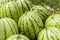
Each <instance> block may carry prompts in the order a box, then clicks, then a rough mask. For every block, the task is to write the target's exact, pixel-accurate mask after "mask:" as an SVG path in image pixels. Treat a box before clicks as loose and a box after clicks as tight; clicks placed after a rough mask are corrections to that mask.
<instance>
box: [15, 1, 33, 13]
mask: <svg viewBox="0 0 60 40" xmlns="http://www.w3.org/2000/svg"><path fill="white" fill-rule="evenodd" d="M16 2H17V3H18V4H19V6H20V8H21V9H22V10H23V12H24V13H25V11H30V8H31V7H32V6H31V3H30V1H29V0H17V1H16Z"/></svg>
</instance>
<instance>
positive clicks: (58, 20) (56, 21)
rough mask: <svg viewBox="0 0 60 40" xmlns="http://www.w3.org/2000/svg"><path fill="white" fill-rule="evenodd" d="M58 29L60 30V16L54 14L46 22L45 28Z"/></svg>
mask: <svg viewBox="0 0 60 40" xmlns="http://www.w3.org/2000/svg"><path fill="white" fill-rule="evenodd" d="M50 26H54V27H58V28H60V14H53V15H51V16H50V17H48V19H47V20H46V22H45V27H50Z"/></svg>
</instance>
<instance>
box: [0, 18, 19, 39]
mask: <svg viewBox="0 0 60 40" xmlns="http://www.w3.org/2000/svg"><path fill="white" fill-rule="evenodd" d="M14 34H18V26H17V24H16V23H15V22H14V21H13V20H12V19H10V18H2V19H0V40H6V38H8V37H9V36H11V35H14Z"/></svg>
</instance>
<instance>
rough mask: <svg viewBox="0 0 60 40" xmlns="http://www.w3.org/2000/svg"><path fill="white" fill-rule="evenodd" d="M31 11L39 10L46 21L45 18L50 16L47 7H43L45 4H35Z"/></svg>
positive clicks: (38, 12)
mask: <svg viewBox="0 0 60 40" xmlns="http://www.w3.org/2000/svg"><path fill="white" fill-rule="evenodd" d="M31 11H35V12H37V14H39V16H40V17H41V19H42V20H43V21H44V22H45V20H46V19H47V17H48V11H47V9H46V8H45V7H43V6H41V5H40V6H39V5H38V6H37V5H35V6H33V7H32V8H31Z"/></svg>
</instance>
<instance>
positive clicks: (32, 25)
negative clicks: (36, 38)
mask: <svg viewBox="0 0 60 40" xmlns="http://www.w3.org/2000/svg"><path fill="white" fill-rule="evenodd" d="M28 18H29V21H30V23H31V27H32V28H33V30H34V32H33V33H34V35H36V34H35V31H36V30H35V29H34V24H33V22H32V20H31V19H30V17H29V16H28Z"/></svg>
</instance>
